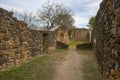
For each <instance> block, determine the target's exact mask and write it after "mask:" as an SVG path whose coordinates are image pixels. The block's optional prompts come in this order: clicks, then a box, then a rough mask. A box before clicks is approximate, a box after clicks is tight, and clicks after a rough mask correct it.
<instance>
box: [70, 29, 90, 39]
mask: <svg viewBox="0 0 120 80" xmlns="http://www.w3.org/2000/svg"><path fill="white" fill-rule="evenodd" d="M89 36H90V33H89V29H74V30H73V36H71V37H72V39H71V40H75V41H89Z"/></svg>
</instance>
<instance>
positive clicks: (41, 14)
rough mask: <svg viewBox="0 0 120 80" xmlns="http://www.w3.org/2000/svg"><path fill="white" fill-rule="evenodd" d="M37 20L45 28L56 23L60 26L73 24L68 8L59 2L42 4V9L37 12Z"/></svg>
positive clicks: (51, 26)
mask: <svg viewBox="0 0 120 80" xmlns="http://www.w3.org/2000/svg"><path fill="white" fill-rule="evenodd" d="M37 14H38V18H39V21H40V22H41V24H43V25H44V26H45V28H46V29H50V28H53V27H54V26H56V25H60V26H61V27H71V26H73V23H74V19H73V18H72V13H71V11H70V9H68V8H66V7H64V6H63V5H59V4H50V3H49V2H48V3H46V4H44V5H43V7H42V9H41V10H40V9H39V10H38V12H37Z"/></svg>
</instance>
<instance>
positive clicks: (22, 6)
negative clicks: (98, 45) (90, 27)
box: [0, 0, 102, 28]
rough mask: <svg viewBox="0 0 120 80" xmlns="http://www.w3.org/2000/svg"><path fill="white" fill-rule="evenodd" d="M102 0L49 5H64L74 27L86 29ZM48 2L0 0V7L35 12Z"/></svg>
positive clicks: (55, 0) (54, 0)
mask: <svg viewBox="0 0 120 80" xmlns="http://www.w3.org/2000/svg"><path fill="white" fill-rule="evenodd" d="M101 1H102V0H49V2H51V3H59V4H61V3H62V4H64V5H65V6H66V7H68V8H70V9H71V10H72V12H73V13H74V16H73V17H74V19H75V24H74V25H75V26H76V27H79V28H82V27H86V26H87V24H88V21H89V19H90V18H91V17H92V16H95V15H96V13H97V11H98V9H99V4H100V2H101ZM46 2H48V0H0V7H2V8H4V9H7V10H12V9H13V10H18V11H23V10H25V11H33V12H34V11H37V10H38V9H40V8H41V7H42V5H43V4H44V3H46Z"/></svg>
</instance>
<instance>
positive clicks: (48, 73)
mask: <svg viewBox="0 0 120 80" xmlns="http://www.w3.org/2000/svg"><path fill="white" fill-rule="evenodd" d="M55 52H56V53H54V52H53V54H49V55H46V56H41V57H38V58H36V59H33V60H31V61H29V62H27V63H23V64H22V65H21V66H20V67H16V68H14V69H12V70H10V71H5V72H2V73H0V80H52V79H53V76H54V74H55V66H56V62H58V61H61V59H62V58H63V56H64V53H61V54H57V52H61V51H59V50H58V51H55ZM63 52H64V51H63Z"/></svg>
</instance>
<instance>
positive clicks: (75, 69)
mask: <svg viewBox="0 0 120 80" xmlns="http://www.w3.org/2000/svg"><path fill="white" fill-rule="evenodd" d="M86 58H87V55H84V54H78V53H77V51H76V50H74V49H70V50H69V51H67V55H66V56H65V59H64V60H63V61H62V62H61V63H60V64H59V65H58V66H57V67H56V74H55V76H54V79H53V80H83V78H82V75H83V73H82V70H81V68H82V62H83V60H85V59H86Z"/></svg>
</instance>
